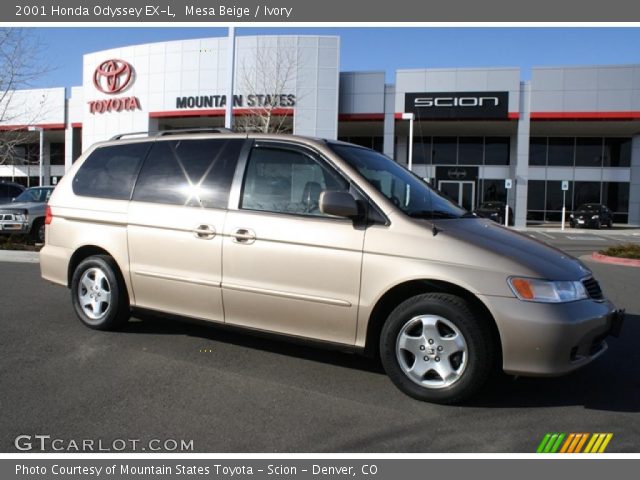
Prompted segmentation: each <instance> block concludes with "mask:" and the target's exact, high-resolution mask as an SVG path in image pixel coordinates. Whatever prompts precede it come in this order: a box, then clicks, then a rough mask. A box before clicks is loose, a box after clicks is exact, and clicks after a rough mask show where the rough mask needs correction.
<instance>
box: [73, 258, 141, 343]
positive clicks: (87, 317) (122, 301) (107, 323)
mask: <svg viewBox="0 0 640 480" xmlns="http://www.w3.org/2000/svg"><path fill="white" fill-rule="evenodd" d="M87 286H91V288H89V289H88V288H87ZM94 288H95V290H94ZM83 298H84V299H85V300H84V301H82V300H81V299H83ZM71 302H72V303H73V308H74V310H75V312H76V315H77V316H78V318H79V319H80V321H81V322H82V323H84V324H85V325H86V326H87V327H89V328H93V329H95V330H114V329H116V328H118V327H119V326H121V325H122V324H124V323H125V322H126V321H127V320H128V319H129V316H130V314H131V312H130V306H129V296H128V294H127V289H126V286H125V284H124V280H123V279H122V275H121V274H120V270H118V267H117V265H116V262H115V261H114V260H113V258H111V257H110V256H108V255H94V256H92V257H88V258H86V259H84V260H83V261H82V262H80V263H79V264H78V266H77V267H76V269H75V270H74V272H73V277H72V279H71Z"/></svg>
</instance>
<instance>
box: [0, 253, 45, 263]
mask: <svg viewBox="0 0 640 480" xmlns="http://www.w3.org/2000/svg"><path fill="white" fill-rule="evenodd" d="M0 262H15V263H40V253H38V252H25V251H22V250H0Z"/></svg>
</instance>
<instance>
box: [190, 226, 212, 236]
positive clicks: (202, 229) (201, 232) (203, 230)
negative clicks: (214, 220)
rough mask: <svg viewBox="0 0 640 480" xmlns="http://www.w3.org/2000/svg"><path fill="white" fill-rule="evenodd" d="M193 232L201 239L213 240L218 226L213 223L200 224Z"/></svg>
mask: <svg viewBox="0 0 640 480" xmlns="http://www.w3.org/2000/svg"><path fill="white" fill-rule="evenodd" d="M193 234H194V235H195V237H196V238H199V239H201V240H211V239H212V238H213V237H215V236H216V227H214V226H213V225H198V226H197V227H196V228H194V229H193Z"/></svg>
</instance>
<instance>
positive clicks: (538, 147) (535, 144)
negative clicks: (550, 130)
mask: <svg viewBox="0 0 640 480" xmlns="http://www.w3.org/2000/svg"><path fill="white" fill-rule="evenodd" d="M546 164H547V137H531V140H530V141H529V165H534V166H545V165H546Z"/></svg>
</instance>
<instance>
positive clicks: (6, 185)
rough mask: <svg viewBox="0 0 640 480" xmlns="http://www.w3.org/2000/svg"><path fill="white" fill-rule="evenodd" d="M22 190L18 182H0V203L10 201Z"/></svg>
mask: <svg viewBox="0 0 640 480" xmlns="http://www.w3.org/2000/svg"><path fill="white" fill-rule="evenodd" d="M22 192H24V187H23V186H22V185H20V184H19V183H14V182H0V205H2V204H3V203H10V202H11V201H12V200H13V199H14V198H16V197H17V196H18V195H20V194H21V193H22Z"/></svg>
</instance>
